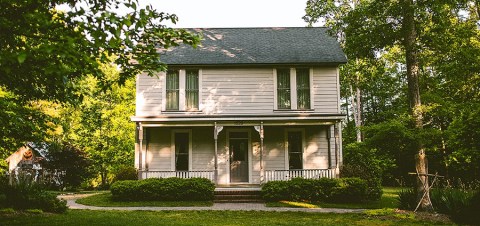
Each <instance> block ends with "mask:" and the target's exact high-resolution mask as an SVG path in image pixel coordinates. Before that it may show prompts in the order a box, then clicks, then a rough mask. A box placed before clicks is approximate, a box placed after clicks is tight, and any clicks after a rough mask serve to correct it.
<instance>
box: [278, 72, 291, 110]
mask: <svg viewBox="0 0 480 226" xmlns="http://www.w3.org/2000/svg"><path fill="white" fill-rule="evenodd" d="M277 104H278V109H290V107H291V105H290V69H277Z"/></svg>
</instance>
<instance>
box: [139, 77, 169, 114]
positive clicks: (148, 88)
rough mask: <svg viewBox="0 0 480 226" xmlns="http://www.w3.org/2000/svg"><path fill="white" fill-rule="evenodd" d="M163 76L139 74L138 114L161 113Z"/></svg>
mask: <svg viewBox="0 0 480 226" xmlns="http://www.w3.org/2000/svg"><path fill="white" fill-rule="evenodd" d="M162 89H163V77H161V76H153V77H151V76H148V75H146V74H140V75H138V76H137V92H136V94H137V95H136V115H137V116H151V115H160V114H161V109H162Z"/></svg>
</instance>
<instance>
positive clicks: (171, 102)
mask: <svg viewBox="0 0 480 226" xmlns="http://www.w3.org/2000/svg"><path fill="white" fill-rule="evenodd" d="M166 80H167V81H166V83H167V87H166V93H167V105H166V109H167V110H178V98H179V78H178V70H169V71H168V72H167V79H166Z"/></svg>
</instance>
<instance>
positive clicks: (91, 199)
mask: <svg viewBox="0 0 480 226" xmlns="http://www.w3.org/2000/svg"><path fill="white" fill-rule="evenodd" d="M76 202H77V203H79V204H83V205H87V206H109V207H110V206H162V207H177V206H212V205H213V202H212V201H175V202H163V201H135V202H133V201H130V202H123V201H113V200H112V193H110V192H108V193H101V194H97V195H92V196H88V197H85V198H81V199H78V200H77V201H76Z"/></svg>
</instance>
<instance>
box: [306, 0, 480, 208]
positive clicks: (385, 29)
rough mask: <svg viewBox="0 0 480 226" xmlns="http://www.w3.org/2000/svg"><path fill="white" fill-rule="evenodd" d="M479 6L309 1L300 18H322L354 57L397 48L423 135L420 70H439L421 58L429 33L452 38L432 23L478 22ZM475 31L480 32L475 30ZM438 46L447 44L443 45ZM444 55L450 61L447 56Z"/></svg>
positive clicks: (422, 166) (420, 163) (421, 159)
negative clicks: (403, 61) (402, 61)
mask: <svg viewBox="0 0 480 226" xmlns="http://www.w3.org/2000/svg"><path fill="white" fill-rule="evenodd" d="M478 7H479V6H478V1H448V0H447V1H441V2H438V1H428V0H427V1H413V0H403V1H400V2H393V1H361V0H358V1H356V0H354V1H348V0H339V1H334V0H310V1H308V2H307V8H306V12H307V15H306V16H305V17H304V18H305V20H306V21H307V22H309V23H310V24H311V23H315V22H317V21H318V20H319V19H324V20H325V23H326V25H327V26H329V27H331V28H332V29H333V33H336V34H337V35H339V36H340V37H341V38H342V39H343V40H345V45H344V48H345V52H346V53H347V55H350V56H354V58H355V59H358V58H364V57H366V58H370V59H378V58H379V56H381V55H382V53H383V52H385V50H388V49H390V48H392V47H395V46H398V47H400V48H401V50H402V51H403V56H404V59H405V66H406V73H405V74H406V77H407V84H408V92H407V94H408V100H409V101H408V102H409V106H410V107H409V109H410V115H411V117H412V118H413V119H414V121H415V124H414V125H415V128H416V129H417V131H418V132H417V133H419V134H422V133H423V132H422V130H423V128H424V124H425V121H424V116H425V113H426V111H427V110H428V107H429V106H428V105H422V101H421V98H420V94H421V89H420V87H421V83H420V80H419V78H420V76H421V74H420V72H421V71H420V69H422V70H424V71H436V70H437V68H434V67H432V66H431V65H429V64H428V63H426V61H425V60H429V59H425V58H423V57H425V55H424V53H425V52H426V53H430V54H431V52H430V51H436V50H437V49H433V48H431V47H432V46H431V40H432V36H431V35H432V34H436V35H438V37H442V38H450V37H448V36H446V35H445V33H444V32H445V31H447V30H449V29H450V28H451V27H450V26H437V25H436V24H437V23H440V24H444V23H445V22H444V21H447V22H446V23H448V21H450V20H452V19H453V20H454V21H466V22H460V24H462V25H468V24H469V23H470V22H469V21H471V20H472V18H474V19H473V20H475V18H476V19H477V20H478ZM462 11H463V12H465V13H464V15H467V18H470V19H466V20H463V19H462V18H463V17H465V16H464V15H462ZM432 28H434V29H432ZM473 30H474V31H475V30H477V31H478V29H476V28H473ZM471 31H472V28H470V29H465V30H463V32H468V33H471ZM442 32H443V33H442ZM473 33H475V32H473ZM447 35H448V33H447ZM438 37H437V39H438ZM434 40H435V39H434ZM440 46H443V47H445V46H446V44H441V45H440ZM420 50H422V51H421V52H420ZM446 59H448V60H447V61H451V59H450V58H446ZM427 62H428V61H427ZM453 62H454V61H453ZM436 66H437V65H436ZM438 66H440V65H438ZM469 75H471V74H469ZM416 149H417V153H418V154H417V156H416V159H417V164H416V168H417V172H418V173H419V174H420V175H422V176H420V177H419V178H420V180H419V183H418V185H417V190H418V193H419V194H420V196H419V199H421V208H422V209H423V210H432V206H431V203H430V200H429V196H428V195H426V196H422V194H423V193H424V191H425V188H426V186H427V185H428V180H427V176H425V174H426V173H427V171H426V158H425V156H426V155H425V147H424V143H423V142H418V146H417V148H416Z"/></svg>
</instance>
